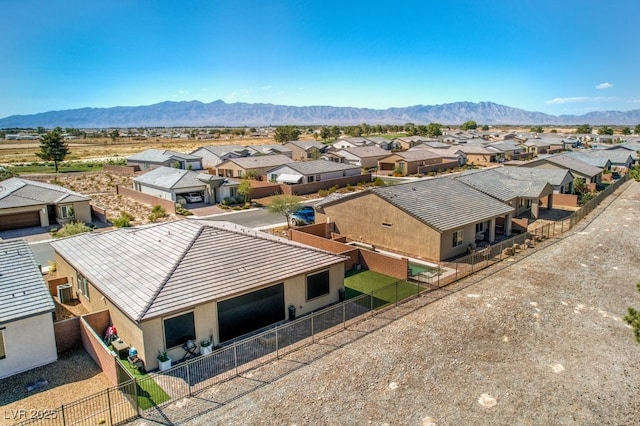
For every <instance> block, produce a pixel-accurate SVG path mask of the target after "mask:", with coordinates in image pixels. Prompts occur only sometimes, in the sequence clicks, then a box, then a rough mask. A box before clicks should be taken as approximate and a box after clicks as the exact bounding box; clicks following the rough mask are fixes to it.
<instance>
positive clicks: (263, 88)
mask: <svg viewBox="0 0 640 426" xmlns="http://www.w3.org/2000/svg"><path fill="white" fill-rule="evenodd" d="M271 88H273V86H271V85H269V86H262V87H261V89H262V90H271Z"/></svg>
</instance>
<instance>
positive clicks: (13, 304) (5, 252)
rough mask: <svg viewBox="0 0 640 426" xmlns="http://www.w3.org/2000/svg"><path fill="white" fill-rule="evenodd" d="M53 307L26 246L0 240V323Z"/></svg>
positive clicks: (19, 241)
mask: <svg viewBox="0 0 640 426" xmlns="http://www.w3.org/2000/svg"><path fill="white" fill-rule="evenodd" d="M55 309H56V308H55V305H54V303H53V299H52V298H51V295H50V294H49V289H48V288H47V285H46V284H45V282H44V279H43V278H42V273H41V272H40V268H39V267H38V264H37V263H36V259H35V257H34V256H33V252H32V251H31V248H30V247H29V245H28V244H27V243H26V242H25V241H24V240H10V241H0V325H3V324H6V323H8V322H11V321H16V320H19V319H22V318H27V317H30V316H34V315H39V314H43V313H47V312H53V311H55Z"/></svg>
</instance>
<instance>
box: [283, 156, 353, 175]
mask: <svg viewBox="0 0 640 426" xmlns="http://www.w3.org/2000/svg"><path fill="white" fill-rule="evenodd" d="M286 166H287V167H289V168H291V169H293V170H295V171H296V172H298V173H300V174H302V175H305V176H306V175H315V174H321V173H330V172H335V171H340V170H354V169H356V170H359V169H360V167H359V166H354V165H352V164H346V163H336V162H335V161H327V160H313V161H294V162H293V163H289V164H286Z"/></svg>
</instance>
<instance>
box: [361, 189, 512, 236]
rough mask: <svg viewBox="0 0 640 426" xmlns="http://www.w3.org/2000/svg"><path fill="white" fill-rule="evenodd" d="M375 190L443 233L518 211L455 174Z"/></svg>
mask: <svg viewBox="0 0 640 426" xmlns="http://www.w3.org/2000/svg"><path fill="white" fill-rule="evenodd" d="M371 191H372V192H373V193H374V194H376V195H378V196H380V197H381V198H383V199H384V200H386V201H388V202H389V203H391V204H393V205H395V206H397V207H398V208H400V209H402V210H404V211H405V212H407V213H409V214H410V215H412V216H414V217H416V218H417V219H419V220H420V221H422V222H424V223H426V224H427V225H429V226H431V227H432V228H434V229H436V230H437V231H440V232H444V231H449V230H453V229H456V228H460V227H462V226H466V225H468V224H471V223H479V222H483V221H485V220H489V219H491V218H494V217H498V216H503V215H506V214H508V213H513V212H514V209H513V208H511V207H510V206H508V205H506V204H504V203H503V202H501V201H498V200H496V199H495V198H493V197H491V196H489V195H486V194H483V193H482V192H480V191H478V190H476V189H474V188H472V187H470V186H467V185H465V184H464V183H462V182H459V181H457V180H456V179H452V178H451V177H443V178H435V179H424V180H419V181H416V182H411V183H404V184H399V185H394V186H390V187H385V188H376V189H373V190H371Z"/></svg>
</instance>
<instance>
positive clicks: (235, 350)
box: [233, 342, 238, 376]
mask: <svg viewBox="0 0 640 426" xmlns="http://www.w3.org/2000/svg"><path fill="white" fill-rule="evenodd" d="M233 363H234V364H235V366H236V376H237V375H238V343H237V342H233Z"/></svg>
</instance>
